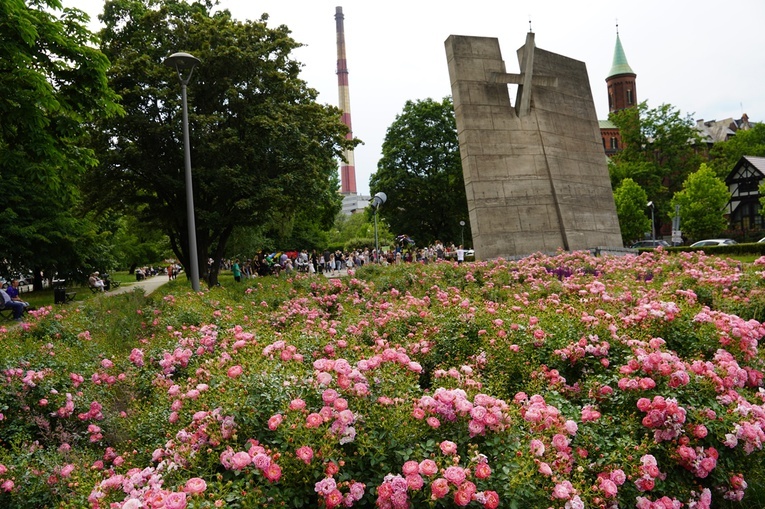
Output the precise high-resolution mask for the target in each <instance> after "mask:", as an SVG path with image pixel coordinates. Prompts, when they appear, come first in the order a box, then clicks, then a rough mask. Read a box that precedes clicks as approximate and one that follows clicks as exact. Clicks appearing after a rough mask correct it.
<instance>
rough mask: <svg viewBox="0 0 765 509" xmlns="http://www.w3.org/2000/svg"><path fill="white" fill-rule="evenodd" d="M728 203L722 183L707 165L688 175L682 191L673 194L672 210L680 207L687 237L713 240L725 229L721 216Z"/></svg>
mask: <svg viewBox="0 0 765 509" xmlns="http://www.w3.org/2000/svg"><path fill="white" fill-rule="evenodd" d="M729 200H730V191H728V186H726V185H725V182H723V181H722V180H720V179H719V178H718V177H717V176H716V175H715V172H714V171H713V170H712V169H711V168H710V167H709V166H707V165H706V164H702V165H701V166H700V167H699V169H698V171H696V172H695V173H692V174H691V175H689V176H688V178H687V179H686V181H685V182H683V190H682V191H679V192H677V193H675V196H674V197H673V198H672V207H673V208H674V206H675V205H680V221H681V222H680V224H681V225H682V230H683V232H685V233H686V234H687V235H688V236H689V237H691V238H692V239H695V240H699V239H701V238H704V237H713V236H715V235H717V234H719V233H720V232H721V231H723V230H724V229H725V227H726V226H727V220H726V219H725V216H724V215H723V214H724V213H725V210H724V209H725V205H726V204H727V203H728V201H729Z"/></svg>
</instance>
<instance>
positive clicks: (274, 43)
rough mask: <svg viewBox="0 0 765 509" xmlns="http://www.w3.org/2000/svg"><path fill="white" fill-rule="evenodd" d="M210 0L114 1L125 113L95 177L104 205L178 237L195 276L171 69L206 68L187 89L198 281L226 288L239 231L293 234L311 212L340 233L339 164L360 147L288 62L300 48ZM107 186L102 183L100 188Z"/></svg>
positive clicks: (107, 126)
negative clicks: (173, 64)
mask: <svg viewBox="0 0 765 509" xmlns="http://www.w3.org/2000/svg"><path fill="white" fill-rule="evenodd" d="M213 7H214V3H213V2H211V1H203V2H196V3H193V4H189V3H187V2H185V1H182V0H136V1H130V2H127V1H116V0H115V1H111V2H107V4H106V6H105V11H104V14H103V16H102V17H101V19H102V21H103V22H104V24H105V28H104V30H103V31H102V33H101V39H102V50H103V52H104V53H105V54H106V55H107V56H108V57H109V58H110V59H111V60H112V61H113V63H114V66H113V67H112V69H111V72H110V75H109V78H110V82H111V83H112V85H113V87H114V88H115V90H117V91H118V93H119V94H120V95H121V96H122V104H123V107H124V108H125V111H126V116H125V118H124V119H121V120H120V121H119V122H105V123H102V124H100V125H98V126H97V129H96V132H98V133H99V138H98V141H99V148H100V150H101V152H102V153H103V157H102V160H103V164H101V165H100V166H99V167H98V169H97V171H94V172H93V173H92V174H91V175H90V182H91V184H92V185H91V189H92V190H93V193H92V194H91V197H92V198H93V202H94V203H97V204H98V205H100V206H101V207H121V208H122V209H123V210H126V211H140V213H139V216H138V217H139V219H140V220H141V221H142V223H143V224H144V225H145V226H146V227H147V228H157V229H160V230H162V231H163V232H165V233H166V234H167V235H168V236H169V238H170V244H171V247H172V250H173V252H174V253H175V254H176V256H177V257H178V259H179V260H180V261H181V263H182V264H183V265H184V266H185V267H186V268H187V269H188V250H187V247H188V234H187V231H188V228H187V222H186V207H185V203H186V188H185V183H184V160H183V141H182V137H181V134H182V126H181V94H180V91H181V89H180V85H179V83H178V77H177V75H176V73H175V71H174V70H172V69H169V68H167V67H165V66H163V65H162V62H163V60H164V59H165V58H166V57H167V56H168V55H170V54H172V53H175V52H178V51H185V52H189V53H191V54H193V55H194V56H196V57H197V58H199V59H200V60H201V63H200V65H199V66H198V67H197V68H196V69H195V71H194V74H193V77H192V79H191V82H190V83H189V86H188V105H189V123H190V138H191V140H190V142H191V143H190V144H191V164H192V168H193V186H194V193H195V196H194V204H195V207H196V228H197V232H196V233H197V252H198V256H199V262H200V274H202V275H204V276H206V277H207V279H208V282H209V283H210V284H214V283H215V282H217V268H218V264H217V263H215V264H213V265H212V270H211V271H210V272H209V273H208V271H207V263H206V261H207V259H208V258H213V259H216V260H217V259H220V258H222V257H223V256H224V255H225V254H226V244H227V242H228V240H229V238H231V235H232V234H233V232H234V230H236V229H237V228H251V227H252V226H256V227H258V228H262V229H263V230H261V231H277V232H278V233H279V234H280V235H284V236H288V235H289V234H290V231H289V230H290V227H291V225H294V224H295V223H294V222H295V218H296V217H298V216H299V215H300V214H301V213H304V212H306V211H313V212H314V213H313V214H303V215H302V217H309V218H311V220H313V221H322V220H323V221H325V222H326V224H325V227H327V228H328V227H329V226H330V225H331V221H332V220H333V218H334V215H335V213H336V212H337V211H338V210H339V209H340V206H341V199H340V196H339V195H338V194H337V192H336V191H337V188H336V183H337V179H336V178H333V175H335V174H336V172H337V159H338V158H339V157H341V153H342V148H343V147H345V146H348V145H351V146H352V145H354V144H355V142H353V141H347V140H346V139H345V136H346V134H347V132H348V130H347V128H346V127H345V125H344V124H343V123H342V122H341V118H340V111H339V110H338V109H337V108H334V107H331V106H326V105H320V104H318V103H317V102H316V96H317V93H316V91H315V90H313V89H311V88H309V87H308V86H307V84H306V83H305V82H304V81H303V80H301V79H300V76H299V74H300V69H301V64H300V63H299V62H297V61H295V60H294V59H292V57H291V53H292V51H293V50H294V49H296V48H298V47H299V46H300V44H299V43H298V42H296V41H295V40H294V39H292V38H291V37H290V32H289V30H288V28H287V27H286V26H279V27H276V28H272V27H270V26H268V24H267V15H264V16H263V18H262V19H260V20H258V21H248V22H240V21H237V20H234V19H233V18H232V17H231V14H230V13H229V12H228V11H226V10H217V11H215V12H214V13H213V12H212V9H213ZM99 184H100V185H99Z"/></svg>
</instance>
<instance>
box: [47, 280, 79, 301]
mask: <svg viewBox="0 0 765 509" xmlns="http://www.w3.org/2000/svg"><path fill="white" fill-rule="evenodd" d="M75 295H77V292H67V291H66V281H64V280H59V281H54V282H53V303H54V304H66V303H67V302H72V301H73V300H74V297H75Z"/></svg>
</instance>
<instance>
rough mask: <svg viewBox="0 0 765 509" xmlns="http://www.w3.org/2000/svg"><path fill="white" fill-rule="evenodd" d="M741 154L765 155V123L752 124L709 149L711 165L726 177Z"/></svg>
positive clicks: (721, 175) (720, 174) (721, 176)
mask: <svg viewBox="0 0 765 509" xmlns="http://www.w3.org/2000/svg"><path fill="white" fill-rule="evenodd" d="M741 156H755V157H765V124H762V123H757V124H752V127H751V128H749V129H747V130H745V131H736V134H735V136H733V137H732V138H731V139H729V140H726V141H719V142H717V143H715V144H714V146H713V147H712V150H710V151H709V158H710V159H709V166H710V167H711V168H712V169H713V170H714V171H715V174H716V175H717V176H718V177H720V178H722V179H724V178H725V177H727V176H728V173H730V172H731V171H732V170H733V167H734V166H736V163H737V162H738V161H739V159H741Z"/></svg>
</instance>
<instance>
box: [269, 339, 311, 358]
mask: <svg viewBox="0 0 765 509" xmlns="http://www.w3.org/2000/svg"><path fill="white" fill-rule="evenodd" d="M277 352H278V355H279V359H280V360H281V361H282V362H287V361H291V360H292V361H296V362H303V354H301V353H298V351H297V347H296V346H295V345H289V344H287V342H286V341H284V340H282V339H280V340H278V341H275V342H273V343H271V344H270V345H266V347H265V348H263V356H264V357H268V358H270V359H273V358H274V355H275V354H277Z"/></svg>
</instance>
